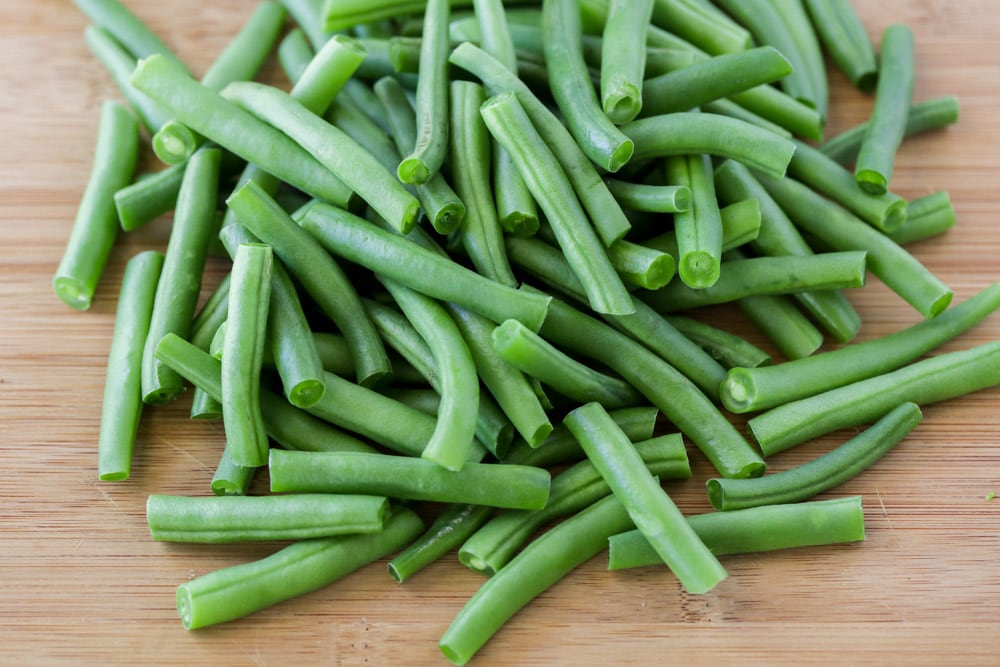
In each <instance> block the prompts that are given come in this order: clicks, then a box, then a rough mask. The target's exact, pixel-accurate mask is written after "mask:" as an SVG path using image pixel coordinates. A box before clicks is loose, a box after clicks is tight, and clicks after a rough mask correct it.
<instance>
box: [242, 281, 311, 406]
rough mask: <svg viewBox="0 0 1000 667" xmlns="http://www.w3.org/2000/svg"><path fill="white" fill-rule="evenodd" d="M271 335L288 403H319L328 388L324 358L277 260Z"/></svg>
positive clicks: (273, 282)
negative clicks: (326, 385) (325, 382)
mask: <svg viewBox="0 0 1000 667" xmlns="http://www.w3.org/2000/svg"><path fill="white" fill-rule="evenodd" d="M230 275H232V274H230ZM267 337H268V339H269V344H270V345H269V346H270V351H271V357H272V361H273V363H274V366H275V368H276V369H277V371H278V375H279V377H280V378H281V384H282V387H283V388H284V393H285V396H286V397H287V398H288V402H289V403H291V404H292V405H294V406H296V407H299V408H307V407H309V406H310V405H313V404H315V403H316V401H318V400H319V399H320V398H322V396H323V392H324V391H326V387H325V385H324V384H323V360H322V359H321V358H320V355H319V350H318V349H317V347H316V341H315V339H314V338H313V335H312V331H311V330H310V328H309V322H308V321H307V320H306V315H305V313H304V312H303V310H302V302H301V301H299V295H298V293H297V292H296V289H295V285H294V283H292V279H291V277H290V276H289V275H288V273H287V272H286V271H285V268H284V267H283V266H282V265H281V262H274V264H273V265H272V269H271V303H270V307H269V309H268V322H267Z"/></svg>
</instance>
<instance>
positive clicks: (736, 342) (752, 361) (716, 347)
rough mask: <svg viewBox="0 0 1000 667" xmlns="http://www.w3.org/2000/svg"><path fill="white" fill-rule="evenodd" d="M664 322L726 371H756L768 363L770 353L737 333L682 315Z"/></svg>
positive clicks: (674, 316) (769, 361) (672, 316)
mask: <svg viewBox="0 0 1000 667" xmlns="http://www.w3.org/2000/svg"><path fill="white" fill-rule="evenodd" d="M666 319H667V321H668V322H669V323H670V324H672V325H673V326H674V327H675V328H676V329H677V330H678V331H680V332H681V333H682V334H684V336H686V337H687V338H689V339H690V340H691V341H693V342H694V343H695V344H696V345H698V346H699V347H700V348H702V349H703V350H705V351H706V352H708V354H709V355H711V356H712V358H713V359H717V360H718V361H719V363H720V364H722V366H723V367H725V368H736V367H739V368H757V367H758V366H767V365H769V364H770V363H771V355H770V354H768V353H767V352H765V351H764V350H762V349H760V348H759V347H757V346H756V345H754V344H753V343H751V342H750V341H747V340H745V339H743V338H740V337H739V336H737V335H736V334H733V333H730V332H728V331H724V330H722V329H719V328H718V327H713V326H711V325H709V324H705V323H704V322H700V321H698V320H695V319H692V318H690V317H683V316H681V315H671V316H669V317H667V318H666Z"/></svg>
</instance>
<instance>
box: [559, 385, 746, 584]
mask: <svg viewBox="0 0 1000 667" xmlns="http://www.w3.org/2000/svg"><path fill="white" fill-rule="evenodd" d="M563 423H565V424H566V426H567V427H568V428H569V430H570V432H572V433H573V435H574V436H576V438H577V440H579V441H580V446H581V447H583V450H584V451H585V452H586V453H587V458H588V459H589V460H590V462H591V463H593V464H594V468H596V469H597V471H598V472H599V473H600V475H601V477H602V478H604V481H605V482H607V484H608V486H609V487H610V489H611V493H613V494H614V495H615V497H616V498H618V499H619V501H621V503H622V505H624V506H625V509H626V511H627V512H628V515H629V517H631V519H632V521H633V522H634V523H635V525H636V527H637V528H638V529H639V530H641V531H642V534H643V535H645V536H646V539H647V540H649V542H650V544H652V545H653V548H654V549H656V552H657V553H658V554H660V556H661V557H662V558H663V560H664V562H665V563H666V564H667V565H668V566H669V567H670V569H671V570H672V571H673V572H674V574H675V575H676V576H677V579H678V580H679V581H680V582H681V585H682V586H683V587H684V589H685V590H687V591H689V592H691V593H705V592H707V591H710V590H711V589H712V588H714V587H715V586H716V585H717V584H718V583H719V582H720V581H722V580H723V579H725V578H726V571H725V569H724V568H723V567H722V565H721V564H719V561H718V560H717V559H716V558H715V556H713V555H712V553H711V552H710V551H709V550H708V548H707V547H705V545H704V544H703V543H702V542H701V540H700V539H698V536H697V535H696V534H695V532H694V530H692V529H691V527H690V526H689V525H688V524H687V522H686V521H685V520H684V515H683V514H681V512H680V510H678V509H677V506H676V505H675V504H674V502H673V500H671V499H670V496H668V495H667V494H666V492H665V491H664V490H663V489H662V488H661V487H660V485H659V482H658V481H657V480H656V478H655V477H654V476H653V475H652V474H651V473H650V472H649V470H648V469H647V468H646V466H645V464H644V463H643V461H642V458H641V457H640V456H639V454H638V452H636V450H635V447H634V446H633V444H632V442H631V441H629V439H628V438H627V437H625V434H624V433H622V432H621V429H620V428H618V426H617V425H616V424H615V423H614V421H612V420H611V418H610V417H608V414H607V412H605V410H604V408H602V407H601V406H600V404H599V403H587V404H586V405H584V406H582V407H579V408H577V409H576V410H573V411H572V412H570V413H569V414H568V415H567V416H566V418H565V420H563Z"/></svg>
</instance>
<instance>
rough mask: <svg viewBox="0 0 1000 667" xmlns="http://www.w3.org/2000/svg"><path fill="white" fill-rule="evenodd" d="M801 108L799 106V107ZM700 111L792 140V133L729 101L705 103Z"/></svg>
mask: <svg viewBox="0 0 1000 667" xmlns="http://www.w3.org/2000/svg"><path fill="white" fill-rule="evenodd" d="M800 106H801V105H800ZM701 110H702V111H704V112H706V113H717V114H719V115H720V116H730V117H731V118H736V119H739V120H743V121H746V122H748V123H750V124H751V125H757V126H758V127H761V128H763V129H765V130H768V131H769V132H773V133H774V134H777V135H778V136H779V137H784V138H786V139H791V138H792V133H791V132H789V131H788V130H787V129H785V128H784V127H782V126H780V125H778V124H776V123H773V122H771V121H770V120H768V119H766V118H764V117H763V116H760V115H758V114H756V113H754V112H753V111H750V110H749V109H746V108H744V107H741V106H740V105H739V104H737V103H736V102H733V101H732V100H731V99H729V98H726V99H721V100H712V101H711V102H705V103H704V104H702V105H701Z"/></svg>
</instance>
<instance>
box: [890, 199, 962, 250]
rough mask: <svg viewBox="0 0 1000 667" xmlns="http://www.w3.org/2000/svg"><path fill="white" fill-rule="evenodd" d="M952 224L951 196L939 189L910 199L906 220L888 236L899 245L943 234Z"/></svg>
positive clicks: (953, 212) (953, 222)
mask: <svg viewBox="0 0 1000 667" xmlns="http://www.w3.org/2000/svg"><path fill="white" fill-rule="evenodd" d="M954 226H955V209H954V207H953V206H952V205H951V196H950V195H949V194H948V193H947V192H945V191H943V190H940V191H938V192H932V193H931V194H929V195H924V196H923V197H917V198H916V199H913V200H911V201H910V202H909V204H908V205H907V207H906V220H905V221H904V222H903V224H902V225H900V227H899V228H898V229H897V230H896V231H894V232H892V233H891V234H889V238H891V239H892V240H893V241H895V242H896V243H898V244H900V245H903V244H904V243H914V242H916V241H922V240H924V239H927V238H930V237H932V236H937V235H938V234H943V233H944V232H946V231H948V230H949V229H951V228H952V227H954Z"/></svg>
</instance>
